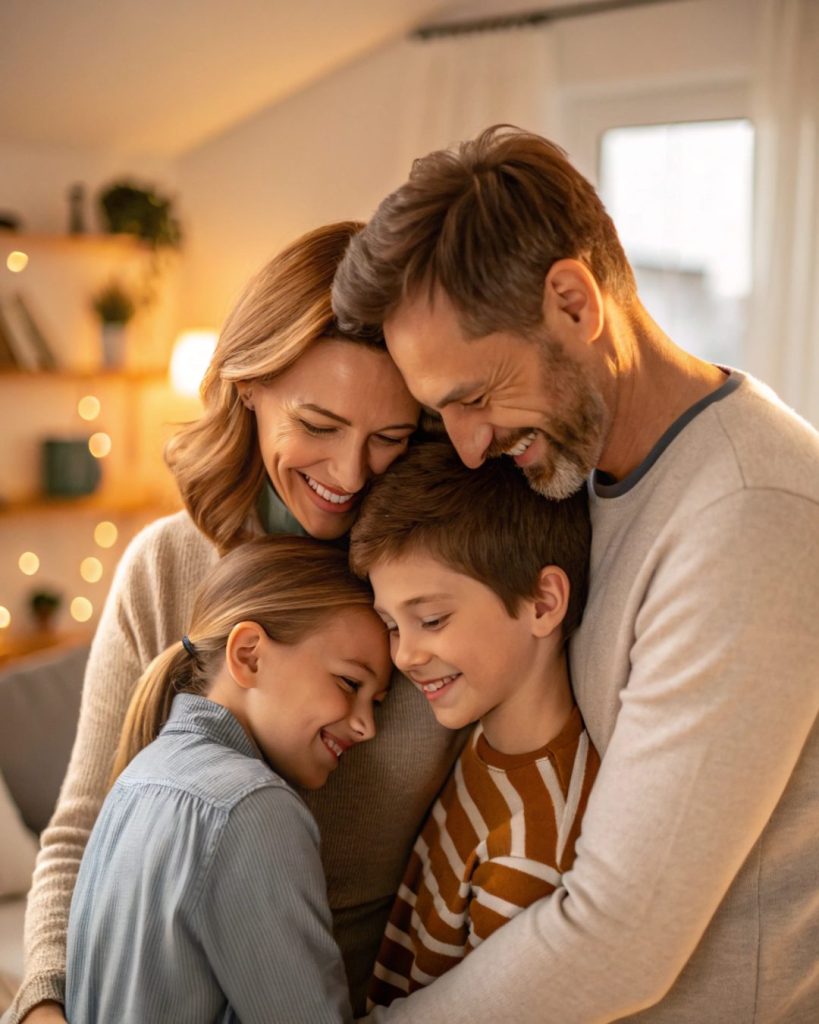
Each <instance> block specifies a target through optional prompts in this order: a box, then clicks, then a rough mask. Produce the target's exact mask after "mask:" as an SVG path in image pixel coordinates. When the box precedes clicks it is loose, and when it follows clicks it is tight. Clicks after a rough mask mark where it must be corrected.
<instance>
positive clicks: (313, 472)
mask: <svg viewBox="0 0 819 1024" xmlns="http://www.w3.org/2000/svg"><path fill="white" fill-rule="evenodd" d="M240 391H241V393H242V396H243V400H244V401H245V403H246V404H247V405H248V406H249V407H250V408H252V409H253V410H254V413H255V416H256V424H257V427H258V433H259V445H260V448H261V453H262V460H263V461H264V465H265V469H266V470H267V475H268V477H269V478H270V482H271V483H272V485H273V487H274V488H275V490H276V493H277V494H278V495H279V497H280V498H281V499H282V501H283V502H284V503H285V505H287V507H288V508H289V509H290V511H291V512H292V514H293V515H294V516H295V517H296V519H298V521H299V522H300V523H301V525H302V526H303V527H304V529H305V530H306V531H307V532H308V533H309V534H310V535H311V536H313V537H318V538H319V539H321V540H333V539H335V538H336V537H340V536H342V535H343V534H345V533H346V532H347V531H348V530H349V529H350V527H351V526H352V524H353V521H354V519H355V517H356V513H357V510H358V505H359V502H360V500H361V498H362V496H363V490H364V487H365V485H366V483H367V481H368V480H369V479H370V477H372V476H376V475H378V474H379V473H383V472H384V471H385V470H386V469H387V467H388V466H389V465H390V464H391V463H392V462H393V461H394V460H395V459H396V458H397V457H398V456H399V455H400V454H401V453H402V452H403V451H404V450H405V449H406V446H407V441H408V439H409V436H410V434H412V432H413V431H414V429H415V426H416V423H417V422H418V413H419V406H418V403H417V402H416V401H415V399H414V398H413V397H412V395H410V393H409V391H407V389H406V386H405V385H404V382H403V380H402V379H401V375H400V374H399V373H398V370H397V369H396V367H395V364H394V363H393V361H392V359H391V358H390V357H389V355H388V354H387V351H386V349H376V348H372V347H370V346H368V345H359V344H356V343H355V342H350V341H344V340H338V339H329V338H328V339H321V340H319V341H318V342H317V343H316V344H314V345H313V346H312V347H311V348H309V349H308V350H307V352H305V353H304V355H303V356H301V357H300V358H299V359H298V360H297V362H295V363H294V364H293V366H291V367H290V368H289V369H288V370H285V371H284V373H281V374H279V376H278V377H276V378H275V379H274V380H272V381H270V382H269V383H267V384H256V383H250V384H246V385H240Z"/></svg>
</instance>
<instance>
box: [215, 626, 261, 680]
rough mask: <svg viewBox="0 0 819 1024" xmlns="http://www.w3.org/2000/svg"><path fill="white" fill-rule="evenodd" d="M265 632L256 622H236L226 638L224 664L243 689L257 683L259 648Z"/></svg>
mask: <svg viewBox="0 0 819 1024" xmlns="http://www.w3.org/2000/svg"><path fill="white" fill-rule="evenodd" d="M266 638H267V634H266V633H265V631H264V630H263V629H262V627H261V626H260V625H259V624H258V623H257V622H238V623H237V624H236V625H235V626H234V627H233V629H232V630H231V631H230V634H229V636H228V639H227V645H226V647H225V666H226V667H227V670H228V672H229V673H230V674H231V676H232V677H233V679H234V681H235V682H236V683H238V684H239V686H241V687H242V688H243V689H246V690H250V689H253V687H255V686H257V685H258V681H259V661H260V658H261V654H262V651H261V648H262V646H263V644H264V641H265V639H266Z"/></svg>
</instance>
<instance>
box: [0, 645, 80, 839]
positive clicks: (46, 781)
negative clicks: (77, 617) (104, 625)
mask: <svg viewBox="0 0 819 1024" xmlns="http://www.w3.org/2000/svg"><path fill="white" fill-rule="evenodd" d="M87 660H88V646H87V645H85V644H83V645H81V646H75V647H70V648H61V649H59V650H49V651H45V652H43V653H42V654H38V655H35V656H33V657H30V658H26V659H25V660H24V661H21V662H18V663H17V664H15V665H13V666H12V667H10V668H7V669H5V670H4V671H2V672H0V772H2V775H3V777H4V778H5V780H6V785H7V786H8V789H9V792H10V793H11V795H12V797H13V798H14V802H15V803H16V804H17V807H18V808H19V810H20V814H21V816H22V818H23V821H24V822H25V823H26V825H27V826H28V827H29V828H30V829H31V830H32V831H33V832H36V833H39V832H41V831H42V830H43V829H44V828H45V826H46V825H47V824H48V820H49V818H50V817H51V814H52V812H53V810H54V806H55V804H56V802H57V796H58V795H59V792H60V785H61V784H62V781H63V776H64V775H65V770H66V767H67V766H68V758H69V756H70V754H71V746H72V744H73V742H74V735H75V733H76V731H77V717H78V715H79V708H80V693H81V691H82V681H83V675H84V673H85V663H86V661H87Z"/></svg>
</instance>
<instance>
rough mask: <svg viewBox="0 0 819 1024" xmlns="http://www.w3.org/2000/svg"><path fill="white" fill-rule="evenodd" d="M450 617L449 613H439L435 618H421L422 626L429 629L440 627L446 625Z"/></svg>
mask: <svg viewBox="0 0 819 1024" xmlns="http://www.w3.org/2000/svg"><path fill="white" fill-rule="evenodd" d="M448 619H449V616H448V615H437V616H435V617H433V618H429V619H421V628H422V629H429V630H435V629H440V628H441V627H442V626H445V625H446V623H447V620H448Z"/></svg>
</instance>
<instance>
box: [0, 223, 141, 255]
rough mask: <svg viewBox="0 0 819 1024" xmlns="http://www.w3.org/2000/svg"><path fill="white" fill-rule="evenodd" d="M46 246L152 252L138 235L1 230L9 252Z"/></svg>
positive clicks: (0, 240) (1, 242)
mask: <svg viewBox="0 0 819 1024" xmlns="http://www.w3.org/2000/svg"><path fill="white" fill-rule="evenodd" d="M27 245H29V246H34V247H39V246H46V247H48V248H63V247H65V248H73V249H76V248H85V249H105V248H108V249H112V248H114V249H120V250H125V251H128V252H146V253H147V252H150V249H151V247H150V245H148V243H147V242H145V241H144V240H143V239H141V238H138V237H137V236H136V235H129V234H126V233H125V232H117V233H114V232H100V231H93V232H92V231H86V232H83V233H82V234H78V235H68V234H66V235H57V234H50V233H48V232H38V231H10V230H9V229H8V228H0V247H2V248H8V249H9V251H12V250H14V249H20V250H21V251H23V252H25V249H26V246H27Z"/></svg>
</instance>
